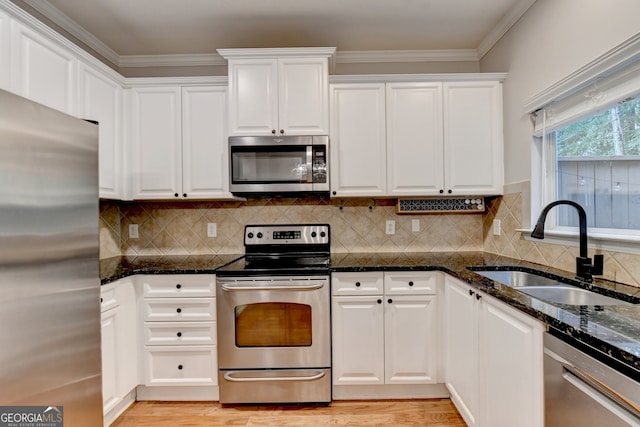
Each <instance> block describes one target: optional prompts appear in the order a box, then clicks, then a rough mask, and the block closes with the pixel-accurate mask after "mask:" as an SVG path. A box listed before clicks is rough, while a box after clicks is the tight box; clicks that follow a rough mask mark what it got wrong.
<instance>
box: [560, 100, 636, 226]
mask: <svg viewBox="0 0 640 427" xmlns="http://www.w3.org/2000/svg"><path fill="white" fill-rule="evenodd" d="M547 140H548V141H549V143H550V145H549V146H550V147H551V148H552V149H553V150H554V152H553V153H550V154H551V156H550V157H551V158H552V159H553V161H550V162H549V164H550V167H551V169H552V170H553V172H554V174H553V175H552V176H553V177H555V183H554V184H553V185H548V188H549V189H550V190H551V191H552V192H553V191H555V195H553V194H552V195H550V196H551V197H550V199H554V200H555V199H558V200H559V199H565V200H572V201H574V202H576V203H579V204H580V205H581V206H582V207H583V208H584V209H585V211H586V212H587V218H588V222H589V224H588V225H589V227H590V228H595V229H601V230H602V231H605V232H607V233H613V234H617V233H624V232H632V233H634V230H637V231H640V97H634V98H629V99H625V100H624V101H622V102H619V103H616V104H615V105H613V106H611V107H608V108H606V109H604V110H602V111H598V112H596V113H593V114H589V115H587V116H586V117H584V118H581V119H579V120H578V121H575V122H573V123H571V124H569V125H566V126H562V127H559V128H557V129H556V130H554V131H552V132H550V133H548V134H547ZM550 160H551V159H550ZM547 176H548V177H549V176H550V174H548V175H547ZM552 179H553V178H552ZM556 209H557V212H556V225H557V226H558V227H577V226H578V216H577V215H576V212H575V209H572V208H570V207H566V206H559V207H558V208H556Z"/></svg>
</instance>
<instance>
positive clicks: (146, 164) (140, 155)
mask: <svg viewBox="0 0 640 427" xmlns="http://www.w3.org/2000/svg"><path fill="white" fill-rule="evenodd" d="M180 99H181V90H180V88H179V87H144V88H135V89H131V114H130V116H131V148H132V150H133V152H132V156H131V157H132V163H133V165H132V174H133V180H132V181H133V198H134V199H166V198H177V197H180V196H181V193H182V152H181V138H182V131H181V119H180V116H181V102H180Z"/></svg>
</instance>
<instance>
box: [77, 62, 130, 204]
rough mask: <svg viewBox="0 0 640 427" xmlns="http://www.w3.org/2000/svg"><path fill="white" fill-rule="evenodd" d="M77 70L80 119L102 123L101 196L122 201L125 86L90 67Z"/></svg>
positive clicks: (100, 144)
mask: <svg viewBox="0 0 640 427" xmlns="http://www.w3.org/2000/svg"><path fill="white" fill-rule="evenodd" d="M78 69H79V73H78V95H79V96H78V116H79V117H81V118H83V119H88V120H95V121H97V122H98V123H99V125H98V138H99V150H100V152H99V156H98V157H99V159H100V169H99V170H100V175H99V185H100V187H99V190H100V197H102V198H109V199H122V198H123V196H124V194H123V192H122V178H123V170H122V162H123V157H122V154H121V147H122V107H123V104H122V102H123V101H122V87H121V85H120V83H119V82H118V81H117V80H115V79H114V78H112V77H111V76H108V75H107V74H105V73H103V72H101V71H98V70H96V69H94V68H92V67H89V66H88V65H84V64H80V66H79V68H78Z"/></svg>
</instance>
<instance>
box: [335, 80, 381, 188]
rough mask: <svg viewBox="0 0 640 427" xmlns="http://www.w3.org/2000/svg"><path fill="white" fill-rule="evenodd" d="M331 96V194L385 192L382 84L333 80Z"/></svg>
mask: <svg viewBox="0 0 640 427" xmlns="http://www.w3.org/2000/svg"><path fill="white" fill-rule="evenodd" d="M330 96H331V125H330V127H331V138H330V141H331V147H330V149H329V151H330V155H331V166H330V168H331V171H330V174H331V190H332V191H331V194H332V195H333V196H337V197H349V196H382V195H385V194H386V192H387V184H386V183H387V154H386V133H385V86H384V83H380V84H378V83H373V84H369V83H367V84H365V83H362V84H347V83H345V84H335V85H331V87H330Z"/></svg>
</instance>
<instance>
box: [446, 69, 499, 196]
mask: <svg viewBox="0 0 640 427" xmlns="http://www.w3.org/2000/svg"><path fill="white" fill-rule="evenodd" d="M502 145H503V142H502V84H501V83H500V82H497V81H471V82H446V83H445V84H444V171H445V188H444V190H445V192H446V193H447V194H452V195H499V194H502V192H503V180H504V178H503V173H504V163H503V154H502V152H503V149H502Z"/></svg>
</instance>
